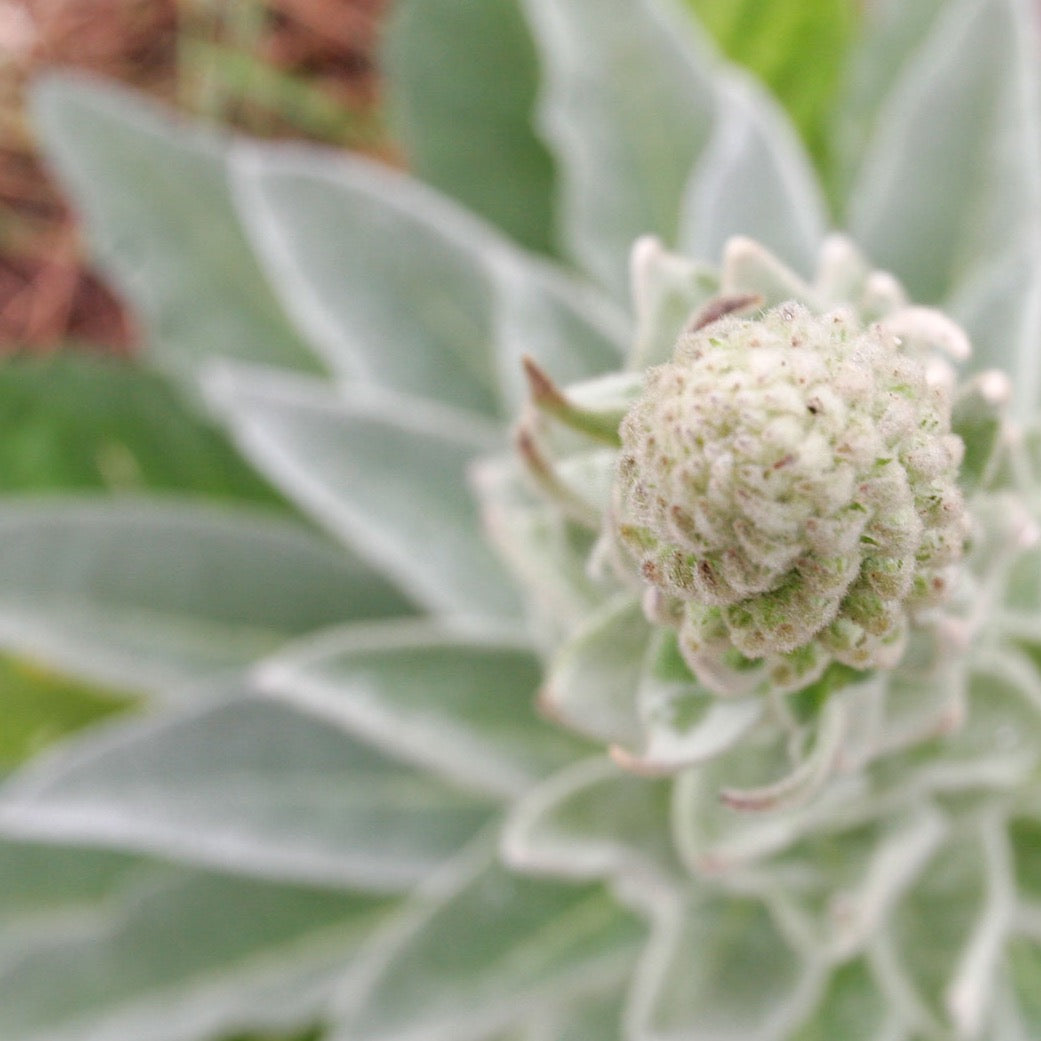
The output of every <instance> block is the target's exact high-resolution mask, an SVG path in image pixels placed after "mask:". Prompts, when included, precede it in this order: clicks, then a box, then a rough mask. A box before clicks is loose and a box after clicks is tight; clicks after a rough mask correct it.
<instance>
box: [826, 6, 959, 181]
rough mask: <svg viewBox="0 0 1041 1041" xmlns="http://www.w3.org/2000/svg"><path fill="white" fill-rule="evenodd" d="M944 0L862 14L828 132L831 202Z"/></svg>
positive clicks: (851, 172)
mask: <svg viewBox="0 0 1041 1041" xmlns="http://www.w3.org/2000/svg"><path fill="white" fill-rule="evenodd" d="M947 3H948V0H917V2H916V3H913V4H909V3H906V2H905V0H878V2H877V3H872V4H870V5H869V6H867V7H865V8H864V9H863V11H862V12H861V16H860V25H859V30H858V32H857V33H856V34H855V35H854V37H853V39H852V40H851V41H850V50H849V60H848V62H847V63H846V69H845V72H844V75H843V77H842V80H843V82H842V83H841V84H840V89H839V90H838V91H837V92H836V97H835V99H834V100H835V112H834V120H833V126H832V128H831V129H832V133H831V137H832V141H831V144H832V159H833V164H834V169H833V170H832V175H833V176H832V180H833V181H834V185H833V187H834V189H835V196H836V197H837V198H840V199H845V198H847V197H848V195H849V192H850V189H851V186H852V184H853V182H854V181H855V179H856V172H857V168H858V167H859V166H860V164H861V162H862V161H863V158H864V153H865V151H866V150H867V148H868V146H869V144H870V142H871V138H872V136H873V135H874V133H875V132H876V130H877V129H878V126H879V120H880V119H881V118H882V117H881V110H882V107H883V105H884V104H885V102H886V98H887V96H888V94H889V92H890V90H891V89H892V87H893V84H895V83H897V82H899V80H900V79H901V78H902V77H903V76H904V75H905V74H906V72H907V69H908V67H909V66H910V64H911V63H912V62H913V61H914V60H915V57H916V56H917V53H918V51H919V49H920V48H921V47H922V45H923V43H924V41H925V40H926V39H927V38H928V35H929V32H930V31H931V30H932V28H933V25H934V23H935V21H936V18H937V15H938V13H939V12H940V11H941V10H942V9H943V7H944V6H945V5H946V4H947Z"/></svg>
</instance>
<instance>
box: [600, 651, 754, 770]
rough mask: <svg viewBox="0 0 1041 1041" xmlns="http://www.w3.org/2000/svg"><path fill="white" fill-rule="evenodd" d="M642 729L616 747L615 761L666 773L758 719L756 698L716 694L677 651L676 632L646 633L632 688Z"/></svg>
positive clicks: (713, 752) (730, 741)
mask: <svg viewBox="0 0 1041 1041" xmlns="http://www.w3.org/2000/svg"><path fill="white" fill-rule="evenodd" d="M636 704H637V710H638V712H639V716H640V721H641V724H642V729H643V735H642V737H641V740H640V741H638V742H636V743H625V744H623V745H622V747H621V748H620V749H619V750H618V754H619V756H620V761H621V762H623V763H624V764H625V765H626V766H628V767H629V768H630V769H634V770H638V771H641V772H646V773H652V774H654V773H670V772H673V771H675V770H679V769H682V768H684V767H687V766H693V765H694V764H696V763H700V762H704V761H705V760H708V759H713V758H715V757H716V756H718V755H720V754H721V753H723V752H725V751H726V750H727V749H728V748H730V747H732V746H733V745H735V744H736V743H737V742H738V741H739V740H740V739H741V738H742V737H744V736H745V735H746V734H747V733H748V731H749V730H751V729H752V727H753V726H755V724H756V723H757V722H758V721H759V719H760V718H761V716H762V714H763V705H762V702H761V701H760V699H757V698H719V697H717V696H715V695H713V694H711V693H709V692H708V691H707V690H705V689H704V687H702V686H701V684H699V683H698V682H697V680H695V679H694V677H693V676H692V675H691V673H690V670H689V669H688V668H687V665H686V663H685V662H684V661H683V659H682V658H681V657H680V653H679V648H678V646H677V642H676V636H675V633H674V632H672V631H668V630H664V631H658V632H655V633H653V634H652V635H651V640H650V643H649V644H648V647H647V653H646V655H645V656H644V660H643V662H642V668H641V674H640V680H639V683H638V685H637V688H636Z"/></svg>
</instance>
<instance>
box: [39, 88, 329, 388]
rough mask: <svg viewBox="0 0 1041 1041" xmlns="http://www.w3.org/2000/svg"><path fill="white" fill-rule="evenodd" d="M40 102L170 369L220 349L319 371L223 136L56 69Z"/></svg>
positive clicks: (70, 185) (107, 250) (103, 258)
mask: <svg viewBox="0 0 1041 1041" xmlns="http://www.w3.org/2000/svg"><path fill="white" fill-rule="evenodd" d="M32 103H33V104H32V108H33V116H34V125H35V128H36V130H37V132H38V134H39V135H40V139H41V144H42V146H43V148H44V151H45V153H46V155H47V157H48V158H49V159H50V161H51V162H52V163H53V164H54V165H55V167H56V168H57V170H58V172H59V174H60V175H61V177H62V180H63V182H64V184H65V186H66V188H67V190H68V191H69V193H70V195H71V197H72V199H73V201H74V202H75V204H76V206H77V208H78V209H79V210H80V212H81V213H82V214H83V216H84V217H85V218H86V220H87V229H88V235H89V238H90V242H91V247H92V250H93V252H94V254H95V256H96V257H97V259H98V261H99V262H100V264H101V265H102V266H103V267H104V268H105V270H106V271H107V272H108V274H109V275H110V277H111V278H112V279H113V281H114V282H115V283H116V284H117V285H118V286H119V288H120V289H121V290H122V292H123V293H124V294H125V296H126V297H127V299H128V300H129V301H130V302H131V303H132V305H133V306H134V309H135V311H136V313H137V315H138V316H139V317H140V318H141V320H142V321H143V322H144V324H145V326H146V330H147V333H148V341H149V347H150V350H151V353H152V355H153V357H154V359H155V361H156V363H157V364H158V365H160V366H161V367H162V368H163V369H165V370H166V371H168V372H172V373H174V374H175V375H177V376H179V377H181V378H187V379H189V380H190V379H191V378H192V377H193V374H194V370H195V368H196V367H197V366H198V364H199V363H200V362H201V361H203V360H205V359H207V358H210V357H213V356H225V357H236V358H243V359H249V360H251V361H254V362H262V363H268V364H278V365H286V366H289V367H291V368H297V369H303V370H305V371H317V370H318V364H317V362H316V360H315V358H314V356H313V355H312V354H311V353H310V351H309V350H308V349H307V348H306V347H305V346H304V344H303V342H302V341H301V340H300V338H299V337H298V335H297V334H296V332H295V331H294V330H293V329H292V328H291V327H290V325H289V324H288V322H287V321H286V319H285V316H284V315H283V313H282V310H281V308H280V307H279V305H278V304H277V303H276V302H275V299H274V297H273V296H272V295H271V292H270V290H269V289H268V285H267V281H266V280H265V278H264V276H263V275H262V274H261V271H260V269H259V267H258V266H257V264H256V261H255V260H254V259H253V256H252V252H251V250H250V248H249V245H248V243H247V242H246V240H245V238H244V237H243V234H242V231H241V229H240V227H239V222H238V218H237V216H236V214H235V210H234V207H233V204H232V200H231V196H230V193H229V191H228V187H227V183H226V171H225V156H226V149H227V142H226V140H225V139H224V138H223V137H221V136H219V135H217V134H214V133H212V132H211V131H208V130H204V129H201V128H198V127H192V126H185V125H184V124H183V123H179V122H177V121H175V119H174V118H173V117H172V116H171V115H170V114H169V113H167V112H164V111H163V110H162V109H160V108H159V107H157V106H156V105H154V104H153V103H151V102H148V101H142V100H141V99H140V98H139V97H137V96H135V95H134V94H131V93H130V92H128V91H126V90H123V89H121V88H119V87H114V86H111V85H109V84H102V83H101V82H100V81H95V80H90V79H87V78H85V77H83V76H72V75H68V74H53V73H52V74H50V75H49V76H47V77H45V78H44V79H43V80H41V81H40V82H39V83H38V84H37V86H36V88H35V91H34V94H33V96H32Z"/></svg>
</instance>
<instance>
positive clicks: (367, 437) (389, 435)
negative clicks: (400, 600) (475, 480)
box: [205, 366, 516, 617]
mask: <svg viewBox="0 0 1041 1041" xmlns="http://www.w3.org/2000/svg"><path fill="white" fill-rule="evenodd" d="M205 387H206V391H207V394H208V396H209V398H210V400H211V401H212V402H213V403H214V406H215V408H216V410H217V412H218V413H219V414H220V416H221V418H222V419H223V420H224V422H225V423H227V424H228V426H229V428H230V429H231V432H232V434H233V436H234V438H235V440H236V441H237V442H238V444H239V445H240V447H241V448H242V450H243V451H244V453H245V454H246V455H247V456H248V457H249V458H250V459H251V460H252V462H253V463H254V464H255V465H256V467H257V469H259V470H260V471H261V472H262V473H264V474H265V475H266V476H267V477H268V478H270V480H271V481H272V482H273V483H274V484H275V485H276V486H278V487H280V488H281V489H282V490H283V491H284V492H285V493H286V494H287V495H289V496H290V497H291V498H292V499H294V500H295V501H296V502H297V503H298V504H299V505H300V506H301V507H302V508H303V509H304V510H306V511H308V512H310V513H312V514H313V515H314V516H315V517H316V518H317V519H318V520H319V521H320V522H322V523H323V524H325V525H326V526H327V527H328V528H329V529H330V530H331V531H332V532H333V533H334V534H335V535H337V536H338V537H340V538H342V539H343V540H344V541H345V542H347V543H348V544H349V545H352V546H356V547H357V549H358V551H359V552H360V553H361V554H362V555H363V556H365V557H366V558H368V559H369V560H372V561H373V562H374V563H376V565H377V566H379V567H380V568H381V569H382V570H383V571H384V572H385V573H387V574H388V575H391V576H392V577H393V578H394V580H395V581H396V582H397V583H398V585H399V586H401V588H402V589H405V590H407V591H408V592H409V593H411V594H412V595H413V596H414V597H415V598H416V599H417V600H418V601H419V602H420V603H423V604H425V605H426V606H428V607H430V608H432V609H433V610H440V611H451V612H457V613H459V612H461V613H472V614H475V615H478V616H479V615H481V614H483V613H488V614H491V616H492V617H502V616H504V615H511V614H513V613H515V611H516V608H515V606H514V603H515V601H514V594H513V592H512V589H511V588H510V583H509V580H508V579H507V578H506V576H505V574H504V572H503V571H502V569H501V567H500V565H499V563H498V561H497V560H496V559H495V558H494V557H493V556H492V553H491V551H490V550H489V549H488V548H487V547H486V546H485V544H484V542H483V540H482V538H481V535H480V524H479V521H478V518H477V510H476V507H475V505H474V502H473V498H472V496H471V494H470V491H469V489H468V488H467V482H466V470H467V466H468V464H469V463H470V461H471V460H472V459H473V457H474V456H475V455H477V454H479V453H481V452H483V451H486V450H487V449H488V448H489V447H490V446H491V445H492V444H494V443H495V438H496V436H497V434H496V432H495V431H493V430H492V429H491V428H489V427H487V426H485V425H484V424H482V423H477V422H473V421H471V420H470V419H469V418H467V417H466V416H464V415H461V414H460V413H457V412H452V411H449V410H447V409H445V408H444V407H441V406H434V405H431V404H429V403H424V402H421V401H415V400H408V399H404V398H398V397H397V396H391V395H389V394H387V393H386V392H383V393H377V392H375V391H374V390H371V389H368V390H358V389H356V390H354V391H352V392H349V393H345V394H343V395H337V394H336V393H335V392H334V391H332V390H331V389H329V388H327V387H325V386H324V385H322V384H320V383H318V382H317V381H314V382H312V381H306V380H304V379H298V380H289V379H286V378H285V377H284V376H282V375H280V374H278V373H275V372H261V371H258V370H251V369H247V368H244V367H240V366H235V367H230V366H228V367H225V366H222V367H220V368H219V369H217V370H214V371H212V372H211V373H210V374H209V378H208V379H207V380H206V384H205Z"/></svg>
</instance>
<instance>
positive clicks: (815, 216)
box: [680, 75, 827, 275]
mask: <svg viewBox="0 0 1041 1041" xmlns="http://www.w3.org/2000/svg"><path fill="white" fill-rule="evenodd" d="M717 90H718V92H719V102H718V105H719V109H718V114H717V116H716V124H715V130H714V131H713V134H712V137H711V138H710V140H709V142H708V144H707V145H706V147H705V150H704V152H703V153H702V154H701V156H700V158H699V159H698V161H697V163H696V165H695V167H694V171H693V173H692V175H691V177H690V180H689V181H688V182H687V186H686V190H685V194H684V201H683V213H682V216H681V230H680V247H681V250H682V251H683V252H687V253H690V254H692V255H693V256H695V257H696V258H698V259H700V260H703V261H706V262H708V263H715V262H717V260H718V258H719V257H720V256H722V254H723V247H724V245H725V244H726V242H727V240H728V239H730V238H731V237H733V236H734V235H747V236H751V237H752V238H754V239H755V240H756V241H757V242H760V243H762V245H763V246H764V247H766V248H767V249H768V250H770V251H771V252H773V253H776V254H777V256H778V257H780V258H781V260H783V261H785V263H787V264H790V265H791V266H792V267H794V268H795V269H796V270H797V271H800V272H801V273H802V274H804V275H809V274H810V272H811V271H812V269H813V266H814V264H815V263H816V259H817V251H818V249H819V248H820V243H821V240H822V239H823V237H824V232H825V228H826V226H827V217H826V214H825V209H824V200H823V198H822V197H821V192H820V188H819V187H818V185H817V180H816V177H815V176H814V173H813V169H812V167H811V166H810V162H809V159H808V158H807V156H806V154H805V152H804V151H803V148H802V145H801V144H800V142H799V140H798V138H797V137H796V135H795V133H794V132H793V130H792V128H791V127H790V126H789V124H788V122H787V120H786V118H785V116H784V113H783V112H782V111H781V109H780V107H779V106H778V105H777V104H776V103H775V102H774V101H773V99H772V98H770V97H769V96H768V95H767V94H766V93H765V92H764V91H762V90H760V89H759V88H758V87H756V85H755V84H754V83H752V82H751V81H750V80H746V79H743V78H740V77H738V76H737V75H732V76H730V77H727V78H720V79H719V80H718V81H717Z"/></svg>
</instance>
